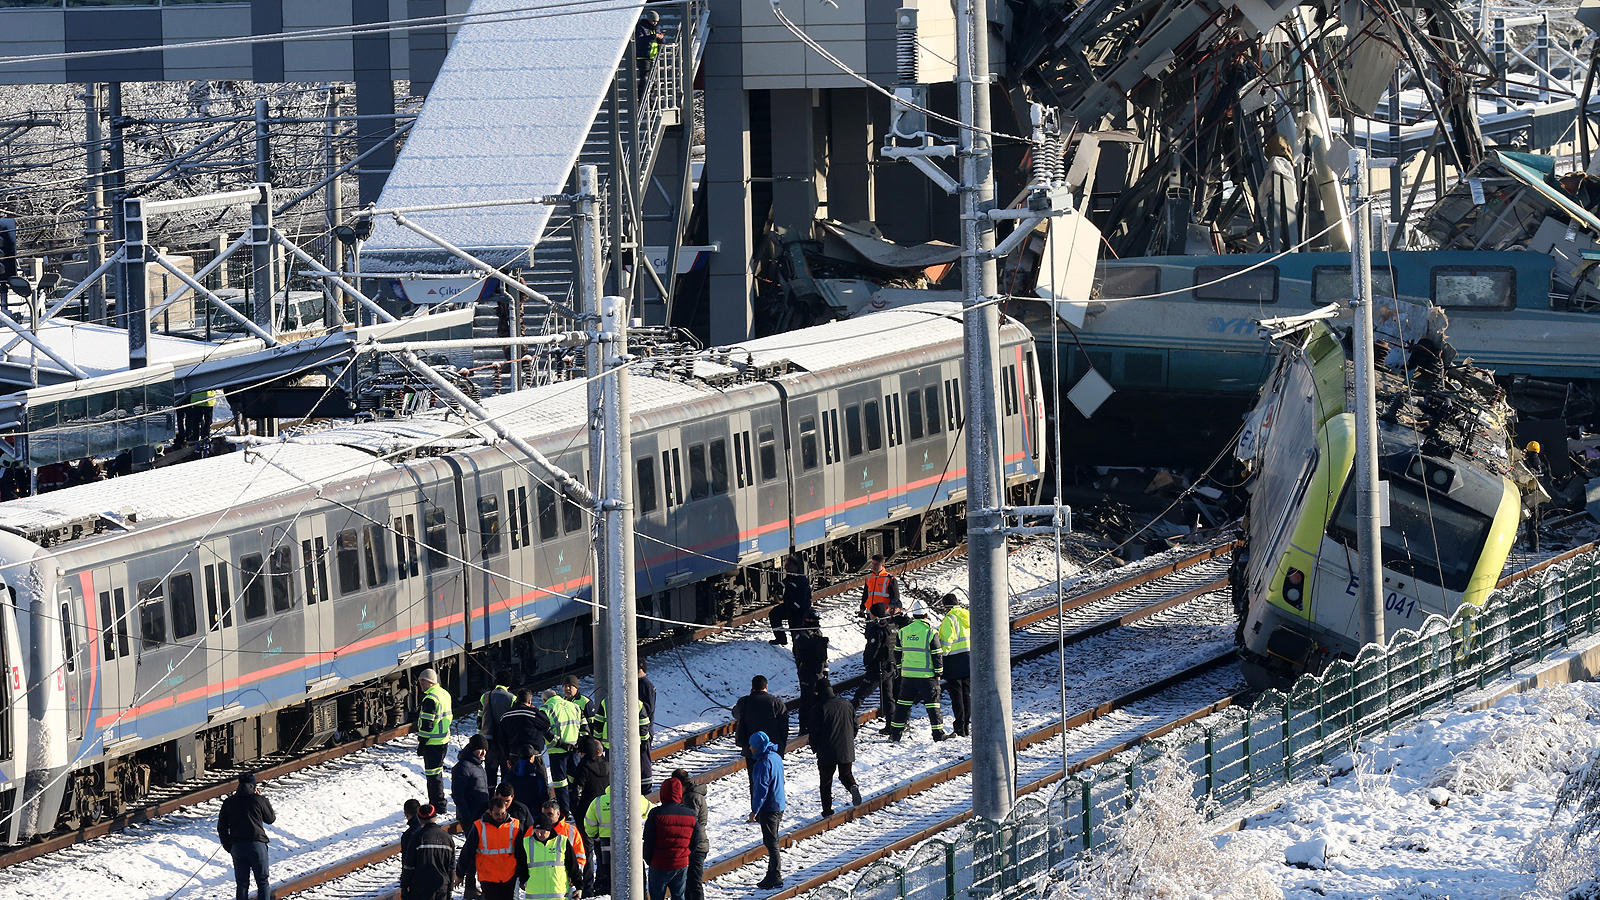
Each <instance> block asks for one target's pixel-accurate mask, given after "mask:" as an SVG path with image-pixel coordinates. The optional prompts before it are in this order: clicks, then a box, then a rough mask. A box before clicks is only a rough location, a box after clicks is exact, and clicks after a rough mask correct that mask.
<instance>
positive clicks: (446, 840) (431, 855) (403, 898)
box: [400, 803, 456, 900]
mask: <svg viewBox="0 0 1600 900" xmlns="http://www.w3.org/2000/svg"><path fill="white" fill-rule="evenodd" d="M417 818H418V819H420V820H421V821H422V827H421V828H418V829H417V830H416V831H414V832H412V833H411V834H410V835H409V840H404V839H403V840H401V842H400V900H450V892H451V891H453V890H455V886H456V845H455V842H454V841H453V840H451V839H450V833H449V832H447V831H445V830H444V829H443V828H440V827H439V822H438V819H437V814H436V813H435V812H434V809H433V804H431V803H429V804H425V805H424V806H423V807H422V809H420V810H418V811H417Z"/></svg>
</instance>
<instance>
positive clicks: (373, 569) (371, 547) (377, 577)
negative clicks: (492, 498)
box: [361, 498, 489, 587]
mask: <svg viewBox="0 0 1600 900" xmlns="http://www.w3.org/2000/svg"><path fill="white" fill-rule="evenodd" d="M484 499H489V498H484ZM383 531H384V528H383V526H382V525H368V526H367V528H366V540H365V541H363V542H362V546H361V549H362V550H363V551H365V555H366V561H367V587H377V586H378V585H380V584H387V583H388V581H389V560H388V558H387V557H386V556H385V551H384V549H383V548H384V547H386V546H388V545H387V544H385V543H384V540H383Z"/></svg>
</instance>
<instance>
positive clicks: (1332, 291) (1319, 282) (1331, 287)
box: [1311, 266, 1395, 306]
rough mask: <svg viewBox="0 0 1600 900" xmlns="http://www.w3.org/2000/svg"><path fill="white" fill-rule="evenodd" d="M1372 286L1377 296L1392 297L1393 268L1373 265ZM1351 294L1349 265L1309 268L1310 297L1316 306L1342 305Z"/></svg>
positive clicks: (1393, 293)
mask: <svg viewBox="0 0 1600 900" xmlns="http://www.w3.org/2000/svg"><path fill="white" fill-rule="evenodd" d="M1372 288H1373V293H1375V294H1377V295H1378V296H1379V297H1394V296H1395V291H1394V270H1393V269H1391V268H1389V267H1388V266H1373V267H1372ZM1351 296H1352V290H1351V287H1350V267H1349V266H1317V267H1315V268H1313V269H1312V270H1311V299H1312V301H1313V302H1315V303H1316V304H1317V305H1318V306H1327V305H1328V304H1329V303H1338V304H1341V305H1342V304H1344V303H1345V302H1346V301H1348V300H1349V299H1350V298H1351Z"/></svg>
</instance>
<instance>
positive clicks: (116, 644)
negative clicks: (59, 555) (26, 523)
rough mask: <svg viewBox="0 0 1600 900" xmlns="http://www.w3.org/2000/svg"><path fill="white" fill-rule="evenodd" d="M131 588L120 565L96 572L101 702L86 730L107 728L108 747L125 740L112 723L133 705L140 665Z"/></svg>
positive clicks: (94, 575) (87, 723)
mask: <svg viewBox="0 0 1600 900" xmlns="http://www.w3.org/2000/svg"><path fill="white" fill-rule="evenodd" d="M127 584H128V576H127V568H126V567H125V566H123V565H122V564H120V563H119V564H116V565H112V566H107V567H105V568H100V569H95V570H94V572H93V579H92V587H93V589H94V593H95V599H94V604H95V620H96V622H97V623H99V626H100V627H99V628H98V629H97V632H96V639H95V652H96V653H98V654H99V655H100V685H99V688H98V692H99V700H98V702H96V703H95V705H94V707H93V708H94V709H95V710H96V711H97V712H96V713H95V714H92V716H91V718H90V719H88V720H86V721H85V730H86V731H89V732H90V733H93V732H95V731H97V730H99V729H101V728H104V729H105V732H104V734H103V735H102V737H103V738H104V740H105V742H106V743H107V744H111V743H114V742H116V741H117V740H119V739H121V738H122V737H123V736H124V735H123V729H122V728H119V727H118V726H117V725H114V724H111V723H112V721H113V720H114V719H115V718H116V715H117V712H118V711H120V710H123V709H126V708H127V707H128V704H129V703H131V702H132V699H133V694H132V692H131V690H130V688H131V687H132V685H133V676H134V671H135V669H136V668H137V665H138V662H137V659H136V658H135V656H134V652H133V643H134V642H133V634H132V631H133V628H132V624H131V623H132V622H133V621H136V618H135V617H136V616H137V615H138V613H137V611H136V610H135V609H134V608H133V598H132V597H130V596H129V595H128V589H127ZM127 733H128V734H129V735H132V734H134V733H136V729H131V728H130V729H128V730H127Z"/></svg>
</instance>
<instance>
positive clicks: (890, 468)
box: [873, 376, 910, 520]
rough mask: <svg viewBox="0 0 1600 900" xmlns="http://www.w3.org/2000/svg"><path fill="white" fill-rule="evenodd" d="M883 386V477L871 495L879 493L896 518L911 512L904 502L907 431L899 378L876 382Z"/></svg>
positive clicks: (888, 513)
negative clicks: (884, 451)
mask: <svg viewBox="0 0 1600 900" xmlns="http://www.w3.org/2000/svg"><path fill="white" fill-rule="evenodd" d="M878 383H879V385H880V386H881V387H882V390H883V444H884V449H885V450H886V451H887V452H886V453H885V454H884V478H883V483H882V485H881V486H880V487H878V488H877V489H876V490H874V491H873V496H875V497H882V498H883V499H884V501H885V502H886V504H887V515H888V518H889V519H891V520H892V519H898V518H901V517H903V516H905V515H906V514H907V513H908V512H910V508H909V505H908V504H907V503H906V499H905V490H906V479H905V474H906V453H907V452H909V448H907V447H906V441H907V437H906V435H907V431H906V416H905V398H904V396H903V395H902V394H901V392H900V379H899V378H895V377H892V376H891V377H889V378H885V379H883V380H882V381H880V382H878Z"/></svg>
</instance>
